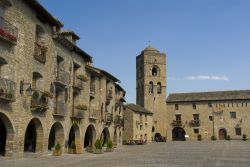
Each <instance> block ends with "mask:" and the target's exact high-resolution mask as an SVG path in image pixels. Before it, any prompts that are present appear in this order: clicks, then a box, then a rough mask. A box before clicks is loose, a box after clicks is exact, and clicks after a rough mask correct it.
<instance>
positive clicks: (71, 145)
mask: <svg viewBox="0 0 250 167" xmlns="http://www.w3.org/2000/svg"><path fill="white" fill-rule="evenodd" d="M70 149H71V150H75V149H76V144H75V141H72V142H71V144H70Z"/></svg>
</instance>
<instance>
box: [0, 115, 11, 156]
mask: <svg viewBox="0 0 250 167" xmlns="http://www.w3.org/2000/svg"><path fill="white" fill-rule="evenodd" d="M13 142H14V130H13V126H12V124H11V122H10V120H9V118H8V117H7V116H6V115H4V114H3V113H0V156H11V155H10V154H11V152H12V151H13Z"/></svg>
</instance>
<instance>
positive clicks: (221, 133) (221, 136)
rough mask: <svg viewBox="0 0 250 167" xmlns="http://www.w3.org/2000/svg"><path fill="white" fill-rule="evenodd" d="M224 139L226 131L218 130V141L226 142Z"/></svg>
mask: <svg viewBox="0 0 250 167" xmlns="http://www.w3.org/2000/svg"><path fill="white" fill-rule="evenodd" d="M226 137H227V131H226V129H220V130H219V140H226Z"/></svg>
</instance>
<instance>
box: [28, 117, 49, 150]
mask: <svg viewBox="0 0 250 167" xmlns="http://www.w3.org/2000/svg"><path fill="white" fill-rule="evenodd" d="M43 143H44V142H43V126H42V123H41V121H40V120H39V119H38V118H33V119H32V120H31V121H30V122H29V124H28V126H27V128H26V132H25V137H24V151H29V152H43Z"/></svg>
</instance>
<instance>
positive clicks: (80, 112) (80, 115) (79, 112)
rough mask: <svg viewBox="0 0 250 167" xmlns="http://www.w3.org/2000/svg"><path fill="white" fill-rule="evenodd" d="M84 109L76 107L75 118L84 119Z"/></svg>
mask: <svg viewBox="0 0 250 167" xmlns="http://www.w3.org/2000/svg"><path fill="white" fill-rule="evenodd" d="M83 112H84V110H81V109H78V108H74V109H73V112H72V117H71V118H74V119H83V118H84V113H83Z"/></svg>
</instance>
